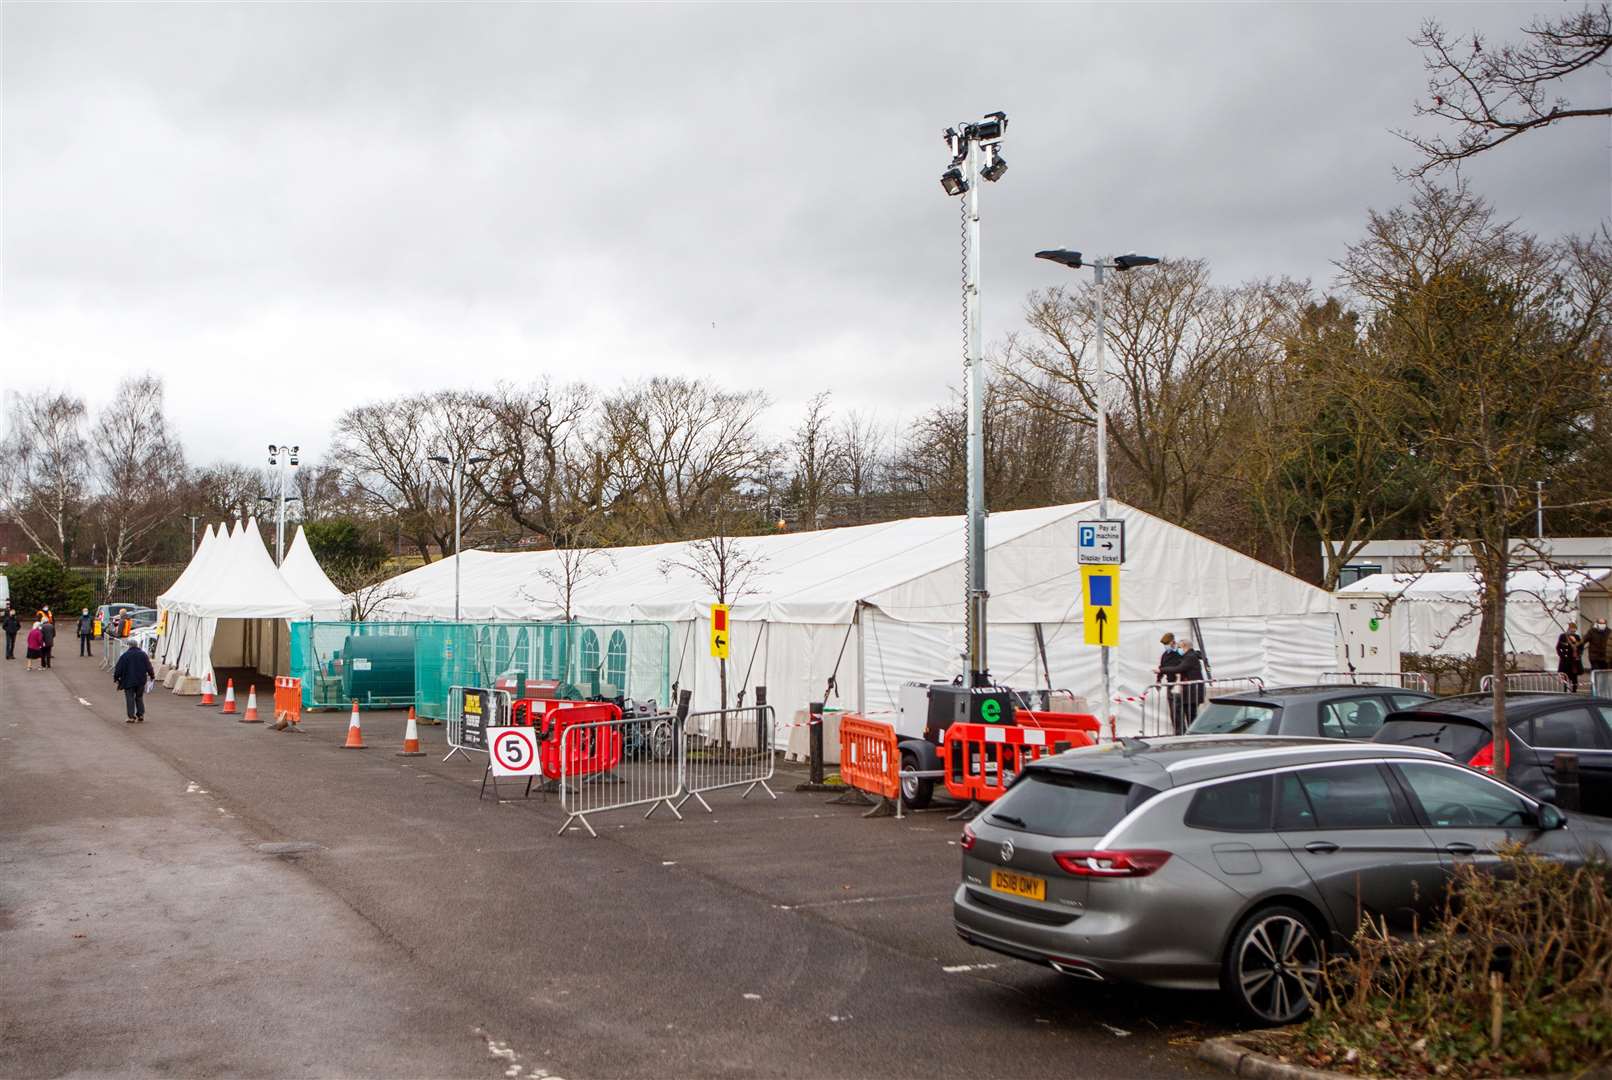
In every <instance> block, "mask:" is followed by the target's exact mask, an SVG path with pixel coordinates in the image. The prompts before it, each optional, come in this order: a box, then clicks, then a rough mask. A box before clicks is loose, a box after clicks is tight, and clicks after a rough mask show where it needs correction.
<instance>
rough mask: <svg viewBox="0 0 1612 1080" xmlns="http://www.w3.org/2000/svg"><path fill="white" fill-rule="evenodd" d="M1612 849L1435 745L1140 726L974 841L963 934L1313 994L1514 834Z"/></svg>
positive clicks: (1145, 971)
mask: <svg viewBox="0 0 1612 1080" xmlns="http://www.w3.org/2000/svg"><path fill="white" fill-rule="evenodd" d="M1507 843H1519V844H1522V845H1523V846H1524V847H1525V848H1527V849H1529V850H1531V851H1535V852H1538V853H1540V854H1544V855H1548V856H1552V857H1555V858H1560V859H1565V860H1570V861H1582V860H1585V859H1587V858H1606V857H1607V855H1608V853H1609V852H1612V828H1609V827H1608V824H1607V823H1596V822H1594V821H1593V820H1589V819H1582V818H1575V819H1574V820H1572V821H1571V822H1569V821H1568V820H1567V819H1566V817H1565V816H1564V815H1562V814H1561V812H1560V811H1558V810H1557V809H1556V808H1555V807H1553V806H1550V805H1548V804H1543V803H1540V802H1538V801H1536V800H1534V799H1531V798H1529V797H1528V796H1526V795H1524V794H1523V793H1521V792H1519V791H1517V790H1516V789H1515V788H1512V787H1510V786H1509V785H1506V784H1503V783H1501V782H1499V781H1497V780H1495V779H1493V778H1492V777H1488V776H1485V775H1483V774H1481V773H1477V772H1474V771H1472V770H1471V769H1467V768H1464V767H1462V766H1460V765H1457V764H1455V763H1454V762H1452V761H1450V759H1449V758H1448V757H1446V756H1445V755H1443V754H1440V753H1438V752H1436V751H1428V750H1422V749H1418V748H1413V747H1403V746H1383V745H1376V744H1372V743H1351V742H1337V741H1332V740H1326V739H1286V738H1238V737H1222V736H1185V737H1178V738H1166V739H1148V740H1141V739H1128V740H1124V742H1123V743H1121V744H1106V745H1103V746H1097V747H1087V748H1084V749H1080V750H1073V751H1070V752H1068V753H1064V754H1060V755H1057V756H1056V757H1049V758H1043V759H1042V760H1040V761H1038V762H1036V763H1035V764H1033V765H1031V766H1029V767H1028V768H1026V770H1025V771H1024V773H1023V775H1022V776H1020V778H1019V780H1018V781H1017V782H1016V783H1015V784H1014V785H1013V787H1012V788H1011V789H1010V790H1009V791H1008V793H1007V794H1006V795H1004V796H1003V797H1002V798H1001V799H999V800H997V801H996V802H995V803H993V804H992V805H991V807H990V808H989V809H987V810H986V811H985V812H984V813H983V814H981V815H980V816H979V817H978V818H977V819H975V820H974V821H973V822H972V823H971V824H970V825H969V827H968V828H967V829H966V830H965V832H964V836H963V848H964V851H963V868H962V883H961V884H960V885H959V886H958V888H957V892H956V895H955V897H954V899H953V921H954V923H955V925H956V928H957V932H958V934H959V935H961V936H962V937H963V939H964V940H966V941H968V942H970V943H971V944H974V945H978V946H981V947H983V948H987V949H991V950H994V951H996V952H1000V953H1004V954H1007V955H1009V956H1015V957H1019V958H1021V959H1024V960H1028V961H1031V962H1033V963H1039V964H1048V965H1050V966H1052V967H1053V968H1056V969H1057V970H1059V971H1062V972H1064V973H1065V974H1068V975H1072V976H1075V977H1078V978H1082V979H1088V980H1095V981H1104V980H1114V979H1117V980H1126V981H1132V982H1139V983H1145V984H1148V985H1152V986H1163V987H1175V988H1182V989H1214V988H1216V987H1218V988H1220V989H1221V990H1223V991H1225V992H1226V993H1227V994H1229V995H1230V996H1231V997H1232V999H1233V1000H1234V1001H1235V1002H1236V1003H1237V1005H1238V1006H1239V1007H1240V1008H1241V1009H1242V1010H1243V1012H1245V1013H1246V1014H1247V1015H1248V1016H1249V1017H1250V1018H1252V1019H1254V1020H1257V1021H1259V1022H1262V1023H1287V1022H1290V1021H1292V1020H1294V1019H1297V1018H1298V1017H1300V1016H1302V1015H1303V1014H1304V1013H1305V1012H1306V1011H1307V1009H1308V1007H1309V998H1308V993H1309V992H1310V991H1311V990H1313V988H1314V986H1315V982H1316V979H1317V972H1318V969H1319V964H1320V960H1321V956H1322V952H1323V949H1324V948H1325V947H1326V944H1327V943H1328V942H1338V941H1342V940H1345V939H1347V938H1348V937H1349V936H1350V935H1351V934H1352V932H1353V930H1354V928H1355V927H1356V926H1357V925H1359V921H1360V919H1361V917H1362V916H1373V917H1376V918H1378V919H1382V920H1386V921H1387V922H1388V924H1389V926H1390V927H1393V928H1396V929H1402V930H1403V929H1409V928H1410V926H1411V925H1412V924H1413V923H1414V922H1416V921H1418V920H1424V919H1426V918H1427V917H1429V916H1431V915H1433V914H1435V913H1436V911H1437V908H1438V905H1439V904H1440V902H1441V894H1442V892H1443V888H1444V882H1445V880H1446V877H1447V875H1448V873H1449V871H1450V870H1451V868H1452V867H1453V866H1454V865H1455V864H1457V863H1459V862H1467V861H1473V860H1477V861H1479V862H1487V861H1492V860H1494V859H1495V858H1496V855H1495V852H1496V850H1497V849H1498V848H1499V847H1500V846H1501V845H1503V844H1507Z"/></svg>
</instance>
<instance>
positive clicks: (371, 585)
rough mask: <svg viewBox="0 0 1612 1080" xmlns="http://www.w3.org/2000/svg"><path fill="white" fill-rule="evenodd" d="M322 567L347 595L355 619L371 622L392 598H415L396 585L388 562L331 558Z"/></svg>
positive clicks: (406, 590)
mask: <svg viewBox="0 0 1612 1080" xmlns="http://www.w3.org/2000/svg"><path fill="white" fill-rule="evenodd" d="M323 569H324V571H325V573H326V575H327V576H328V577H329V578H330V583H331V584H332V585H334V586H336V588H338V589H340V590H341V591H342V592H344V593H346V594H347V602H348V604H349V605H350V607H349V611H348V614H349V617H350V618H351V619H352V620H353V621H354V622H366V621H368V619H369V618H370V616H372V615H374V614H375V612H376V611H377V610H378V609H379V608H380V607H381V605H383V604H385V603H387V602H388V601H390V600H411V599H413V598H414V593H412V592H410V591H409V590H408V589H405V588H403V587H402V586H401V585H399V584H397V577H396V573H395V571H394V570H393V569H392V568H391V566H390V565H388V564H386V563H381V564H379V565H376V564H374V563H365V562H361V561H357V560H347V559H332V560H330V561H328V562H327V563H326V564H325V566H324V568H323Z"/></svg>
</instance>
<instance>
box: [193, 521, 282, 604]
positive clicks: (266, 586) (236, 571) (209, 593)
mask: <svg viewBox="0 0 1612 1080" xmlns="http://www.w3.org/2000/svg"><path fill="white" fill-rule="evenodd" d="M216 546H217V551H216V552H215V553H214V554H213V555H211V556H209V558H208V560H207V562H206V563H205V564H203V565H202V566H201V567H200V568H199V569H198V571H197V573H196V575H195V576H194V578H193V579H191V580H188V581H186V582H185V589H184V591H183V592H182V593H179V594H178V595H170V594H171V593H172V592H173V590H170V594H165V596H167V599H165V600H164V603H165V605H166V606H167V607H169V608H170V609H171V610H173V611H177V612H180V613H182V614H186V615H196V616H200V617H202V618H214V619H306V618H308V617H309V616H310V615H312V614H313V607H312V605H310V604H309V603H308V602H307V601H306V600H304V599H303V598H302V597H300V596H298V595H297V593H296V592H295V591H294V590H293V589H292V588H291V586H290V585H289V584H287V583H286V580H285V578H283V577H281V576H280V571H279V569H278V568H277V567H276V566H275V565H274V560H273V559H272V558H270V557H269V552H268V549H266V548H265V547H264V546H263V538H262V536H260V535H259V533H258V529H257V522H256V521H250V522H248V523H247V524H246V526H245V527H244V528H242V529H240V530H239V531H238V532H235V533H233V534H232V535H231V536H229V537H227V538H226V539H224V540H223V541H222V542H221V543H219V544H217V545H216ZM197 554H198V555H200V554H201V553H200V551H199V550H198V552H197ZM181 576H183V575H181Z"/></svg>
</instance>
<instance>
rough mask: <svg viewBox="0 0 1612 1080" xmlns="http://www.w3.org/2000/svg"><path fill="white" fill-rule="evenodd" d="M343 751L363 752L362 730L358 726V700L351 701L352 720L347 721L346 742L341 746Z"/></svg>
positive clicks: (364, 747)
mask: <svg viewBox="0 0 1612 1080" xmlns="http://www.w3.org/2000/svg"><path fill="white" fill-rule="evenodd" d="M342 749H343V750H365V749H368V747H366V746H365V745H364V729H363V728H361V727H359V726H358V699H357V698H354V699H353V718H352V719H351V720H349V721H347V741H346V742H345V743H343V744H342Z"/></svg>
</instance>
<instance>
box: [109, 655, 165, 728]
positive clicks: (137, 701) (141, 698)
mask: <svg viewBox="0 0 1612 1080" xmlns="http://www.w3.org/2000/svg"><path fill="white" fill-rule="evenodd" d="M156 674H157V669H156V668H154V667H152V666H151V657H149V656H147V655H146V653H145V650H144V649H142V648H140V646H138V645H135V644H133V643H130V645H129V648H128V649H127V650H126V651H125V652H124V654H123V655H122V656H120V657H118V662H117V666H115V667H114V668H113V669H112V684H113V685H114V686H116V687H117V688H118V689H120V690H122V691H123V704H124V705H125V706H126V711H127V712H128V714H129V718H128V719H127V720H125V721H123V722H124V723H125V724H143V723H145V722H146V684H147V683H148V682H150V681H151V680H152V679H153V678H155V677H156Z"/></svg>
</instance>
